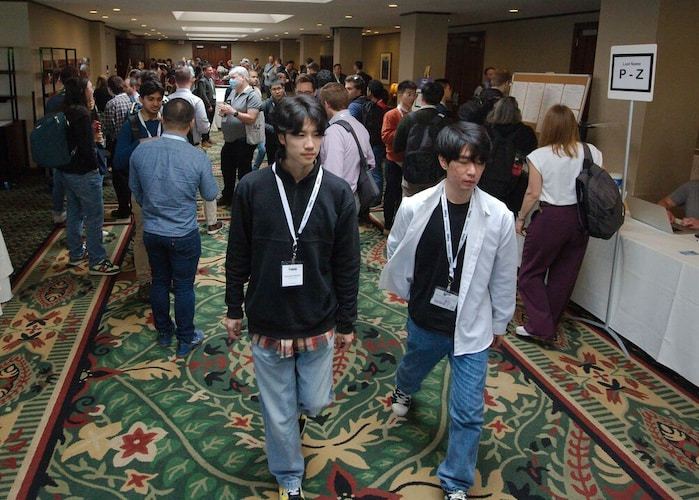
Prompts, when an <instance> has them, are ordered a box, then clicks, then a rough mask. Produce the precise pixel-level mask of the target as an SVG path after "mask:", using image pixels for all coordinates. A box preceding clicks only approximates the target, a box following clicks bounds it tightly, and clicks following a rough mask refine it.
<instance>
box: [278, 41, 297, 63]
mask: <svg viewBox="0 0 699 500" xmlns="http://www.w3.org/2000/svg"><path fill="white" fill-rule="evenodd" d="M279 58H280V59H281V60H282V64H286V61H295V63H296V64H295V66H296V67H297V68H298V67H299V64H300V62H299V42H298V40H295V39H292V38H282V39H281V40H279Z"/></svg>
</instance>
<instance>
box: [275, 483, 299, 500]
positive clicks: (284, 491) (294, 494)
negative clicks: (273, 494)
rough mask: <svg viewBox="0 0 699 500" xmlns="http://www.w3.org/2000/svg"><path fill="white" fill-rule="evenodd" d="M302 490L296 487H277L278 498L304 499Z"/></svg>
mask: <svg viewBox="0 0 699 500" xmlns="http://www.w3.org/2000/svg"><path fill="white" fill-rule="evenodd" d="M305 498H306V497H305V496H303V490H302V489H301V487H300V486H299V487H298V488H282V487H281V486H280V487H279V500H305Z"/></svg>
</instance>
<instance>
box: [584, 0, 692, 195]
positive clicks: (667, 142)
mask: <svg viewBox="0 0 699 500" xmlns="http://www.w3.org/2000/svg"><path fill="white" fill-rule="evenodd" d="M697 25H699V10H697V8H696V2H695V1H694V0H645V1H643V2H637V1H635V0H602V11H601V13H600V36H599V38H598V42H597V54H596V58H595V72H594V81H593V86H595V87H597V88H599V89H605V90H604V91H602V92H595V93H593V96H592V100H591V103H590V118H591V120H594V121H598V122H601V123H603V124H604V125H605V126H604V128H599V129H596V130H594V129H593V130H592V131H591V133H590V136H589V139H590V141H592V142H594V143H595V144H596V145H597V146H599V147H600V149H601V150H602V151H603V153H604V161H605V164H606V166H607V167H608V168H609V169H610V170H615V171H622V169H623V164H624V159H625V148H626V136H627V123H628V115H629V106H630V104H629V101H620V100H611V99H607V92H606V89H607V87H608V78H609V54H610V47H612V46H614V45H630V44H643V43H657V44H658V62H657V66H656V76H657V79H656V83H655V92H654V99H653V102H650V103H643V102H634V107H633V123H632V127H631V132H632V134H631V147H630V153H629V174H628V179H627V191H628V192H629V193H630V194H634V195H637V196H640V197H643V198H646V199H649V200H654V201H655V200H657V199H659V198H661V197H662V196H664V195H665V194H667V193H668V192H670V191H671V190H672V189H674V188H675V187H676V186H678V185H679V184H681V183H683V182H685V181H687V180H688V179H689V178H690V175H691V171H692V162H693V154H694V148H695V145H696V140H697V130H698V127H699V123H698V117H699V99H696V96H695V91H694V87H695V82H696V81H697V79H698V78H699V66H697V64H696V62H695V61H694V60H693V59H692V58H691V57H689V55H690V54H694V55H695V56H696V53H697V47H699V34H698V32H697V29H696V26H697ZM688 57H689V59H688ZM694 59H696V57H695V58H694Z"/></svg>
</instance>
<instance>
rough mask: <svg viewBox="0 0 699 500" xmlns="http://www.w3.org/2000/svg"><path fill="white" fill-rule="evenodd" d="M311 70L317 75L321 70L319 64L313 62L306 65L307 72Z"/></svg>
mask: <svg viewBox="0 0 699 500" xmlns="http://www.w3.org/2000/svg"><path fill="white" fill-rule="evenodd" d="M309 69H312V70H313V71H315V72H316V73H317V72H318V71H319V70H320V66H318V63H317V62H311V63H309V64H307V65H306V71H308V70H309Z"/></svg>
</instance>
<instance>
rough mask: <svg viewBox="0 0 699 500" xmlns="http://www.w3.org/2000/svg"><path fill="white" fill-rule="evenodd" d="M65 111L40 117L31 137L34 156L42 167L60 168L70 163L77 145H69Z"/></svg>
mask: <svg viewBox="0 0 699 500" xmlns="http://www.w3.org/2000/svg"><path fill="white" fill-rule="evenodd" d="M69 125H70V123H69V122H68V120H67V119H66V115H65V113H63V111H58V112H57V113H50V114H47V115H45V116H43V117H41V118H39V119H38V120H37V122H36V125H35V126H34V130H32V132H31V134H30V136H29V138H30V142H31V150H32V157H33V158H34V161H35V162H36V163H38V164H39V165H40V166H42V167H52V168H60V167H65V166H67V165H69V164H70V162H71V159H72V158H73V155H74V154H75V152H76V151H77V146H76V147H73V148H72V149H71V148H70V146H69V145H68V133H67V132H68V126H69Z"/></svg>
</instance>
